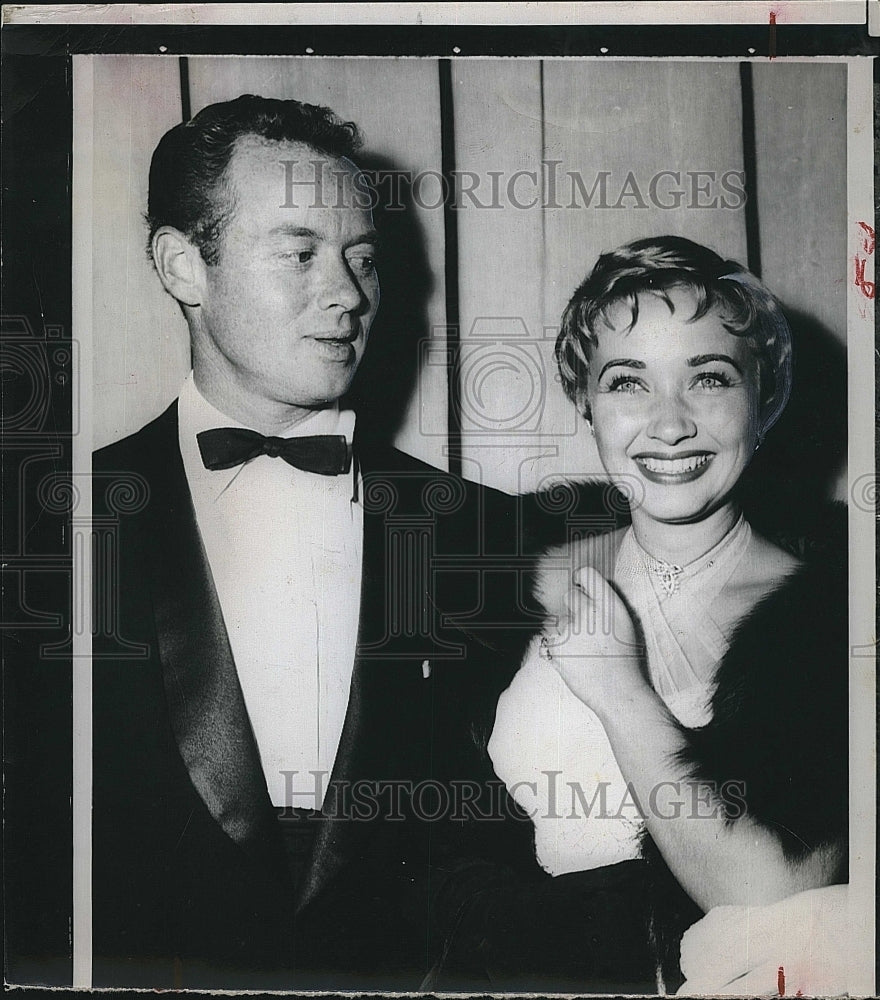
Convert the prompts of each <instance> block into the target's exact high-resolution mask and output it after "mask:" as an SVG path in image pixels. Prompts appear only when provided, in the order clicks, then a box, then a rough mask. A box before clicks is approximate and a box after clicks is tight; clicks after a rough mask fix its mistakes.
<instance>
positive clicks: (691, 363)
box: [688, 354, 743, 375]
mask: <svg viewBox="0 0 880 1000" xmlns="http://www.w3.org/2000/svg"><path fill="white" fill-rule="evenodd" d="M713 361H723V362H725V363H726V364H728V365H730V366H731V367H732V368H735V369H736V370H737V371H738V372H739V373H740V375H742V374H743V370H742V368H741V367H740V366H739V365H738V364H737V363H736V362H735V361H734V360H733V358H732V357H731V356H730V355H729V354H697V355H695V356H694V357H692V358H688V368H699V367H700V366H701V365H709V364H711V363H712V362H713Z"/></svg>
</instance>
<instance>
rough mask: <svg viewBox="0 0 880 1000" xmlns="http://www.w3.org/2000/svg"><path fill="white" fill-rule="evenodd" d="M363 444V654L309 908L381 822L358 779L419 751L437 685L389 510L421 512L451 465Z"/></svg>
mask: <svg viewBox="0 0 880 1000" xmlns="http://www.w3.org/2000/svg"><path fill="white" fill-rule="evenodd" d="M355 445H356V449H357V451H356V454H357V456H358V460H359V462H360V463H361V472H362V474H363V495H362V498H361V500H362V503H363V507H364V538H363V561H362V571H361V601H360V616H359V619H358V642H357V654H356V657H355V664H354V670H353V673H352V681H351V690H350V694H349V702H348V709H347V712H346V716H345V724H344V726H343V730H342V736H341V738H340V741H339V749H338V751H337V754H336V761H335V763H334V767H333V773H332V776H331V778H330V782H329V784H328V788H327V792H326V795H325V799H324V804H323V807H322V810H321V811H322V813H323V815H324V817H325V818H324V821H323V822H322V823H321V826H320V828H319V830H318V833H317V835H316V837H315V841H314V844H313V847H312V853H311V857H310V861H309V864H308V865H307V866H306V869H305V874H304V876H303V878H302V880H301V882H300V886H299V891H298V893H297V910H300V911H301V910H302V909H303V908H304V907H305V906H306V905H307V904H308V903H309V902H310V901H311V900H313V899H314V898H315V897H317V896H318V895H319V894H320V892H321V890H322V889H323V888H324V887H325V886H326V885H327V884H328V883H329V882H330V881H331V879H332V878H333V877H334V876H335V875H336V874H337V873H338V872H339V871H340V870H341V869H342V868H343V866H344V865H345V864H346V863H347V862H349V861H350V860H352V858H353V857H354V856H355V854H356V852H357V850H358V848H359V845H360V844H361V843H362V838H364V837H365V836H369V833H370V829H369V828H370V827H371V825H372V824H370V823H368V822H363V821H359V820H358V819H357V818H352V816H351V813H350V811H351V801H350V799H349V798H348V793H349V792H350V790H351V789H352V787H353V786H354V785H355V784H356V783H357V782H380V783H381V782H382V781H383V780H385V779H389V778H390V779H394V778H399V777H400V775H401V770H402V769H403V768H405V767H406V765H407V761H406V760H405V759H404V756H405V754H406V750H404V751H403V753H401V750H400V748H401V747H406V748H408V749H409V750H410V751H411V752H415V750H416V746H415V743H416V742H417V741H422V742H424V741H425V740H427V739H428V738H429V736H428V733H427V732H426V731H425V727H424V726H423V725H422V724H420V722H419V719H420V718H421V716H420V710H421V707H422V706H423V705H426V704H427V703H428V696H429V693H430V692H429V687H430V682H429V681H426V679H425V678H424V676H423V674H422V668H421V664H422V661H423V660H424V659H425V658H429V657H430V655H431V652H432V649H431V648H430V646H431V643H432V642H433V640H431V639H430V637H429V636H428V637H426V636H424V635H418V634H417V635H415V636H412V635H407V634H406V631H405V629H402V628H400V627H398V623H397V619H398V617H399V616H397V615H396V613H395V610H394V607H393V604H394V602H395V601H396V600H398V598H399V597H400V595H401V594H402V595H404V596H403V600H409V601H410V602H412V601H413V599H415V600H422V601H424V600H425V599H426V598H427V594H425V586H426V585H427V584H426V581H422V580H416V579H414V578H408V579H406V580H400V579H397V580H394V581H392V580H390V579H389V576H390V575H395V573H396V569H397V567H396V566H395V565H393V563H392V560H393V556H392V553H391V548H392V547H393V545H394V542H393V541H392V540H391V539H392V537H393V535H392V532H390V531H389V524H390V521H389V514H391V513H392V512H393V513H398V514H399V513H400V512H401V511H416V512H421V511H420V508H421V498H422V493H423V490H424V487H425V484H426V483H428V482H429V481H430V480H431V479H432V478H434V477H436V476H437V475H442V474H441V473H438V472H437V470H433V469H429V468H428V467H427V466H422V465H421V463H418V462H416V461H415V460H411V461H410V462H407V461H406V459H405V457H404V456H402V455H401V454H400V453H399V452H395V451H394V450H392V449H390V448H382V447H377V446H376V445H374V444H373V443H372V442H370V441H369V440H368V441H367V442H366V443H365V442H364V439H363V437H362V436H358V437H356V439H355ZM425 571H427V567H425ZM392 584H393V585H392ZM423 584H424V585H423ZM413 590H415V592H416V593H415V595H413Z"/></svg>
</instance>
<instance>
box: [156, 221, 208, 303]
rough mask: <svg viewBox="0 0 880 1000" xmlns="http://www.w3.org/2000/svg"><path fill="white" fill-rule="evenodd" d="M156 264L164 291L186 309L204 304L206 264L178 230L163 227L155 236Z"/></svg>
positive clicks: (194, 247)
mask: <svg viewBox="0 0 880 1000" xmlns="http://www.w3.org/2000/svg"><path fill="white" fill-rule="evenodd" d="M153 263H154V264H155V265H156V272H157V273H158V275H159V279H160V281H161V282H162V284H163V285H164V286H165V291H166V292H168V294H169V295H173V296H174V298H175V299H177V301H178V302H179V303H180V304H181V305H184V306H198V305H201V302H202V291H203V289H204V278H205V262H204V260H202V255H201V253H200V252H199V248H198V247H197V246H195V244H193V243H191V242H190V241H189V240H188V239H187V238H186V237H185V236H184V235H183V233H181V232H180V230H179V229H175V228H174V227H173V226H162V227H161V228H159V229H157V230H156V233H155V235H154V236H153Z"/></svg>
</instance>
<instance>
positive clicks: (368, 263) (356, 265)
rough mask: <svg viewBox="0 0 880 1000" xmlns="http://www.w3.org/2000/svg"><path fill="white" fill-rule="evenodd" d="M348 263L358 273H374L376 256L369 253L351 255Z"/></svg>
mask: <svg viewBox="0 0 880 1000" xmlns="http://www.w3.org/2000/svg"><path fill="white" fill-rule="evenodd" d="M349 264H350V265H351V267H352V268H353V269H354V270H355V271H357V272H358V273H359V274H375V272H376V258H375V257H371V256H370V255H369V254H363V255H359V256H357V257H351V258H350V259H349Z"/></svg>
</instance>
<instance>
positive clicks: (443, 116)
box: [438, 59, 461, 476]
mask: <svg viewBox="0 0 880 1000" xmlns="http://www.w3.org/2000/svg"><path fill="white" fill-rule="evenodd" d="M438 67H439V73H440V169H441V171H442V173H443V178H444V182H445V184H444V187H445V192H444V193H445V194H446V197H445V198H444V199H443V234H444V244H445V251H444V271H445V277H446V349H447V356H448V358H449V365H448V368H447V372H446V378H447V387H448V389H447V400H448V404H447V405H448V416H447V445H448V449H449V471H450V472H452V473H454V474H455V475H458V476H460V475H461V410H460V406H461V400H460V393H459V385H458V380H459V353H460V349H461V336H460V332H459V322H460V317H459V308H458V217H457V216H456V214H455V204H454V202H455V197H454V192H455V176H454V170H455V118H454V115H455V108H454V106H453V99H452V60H450V59H441V60H440V61H439V63H438Z"/></svg>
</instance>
